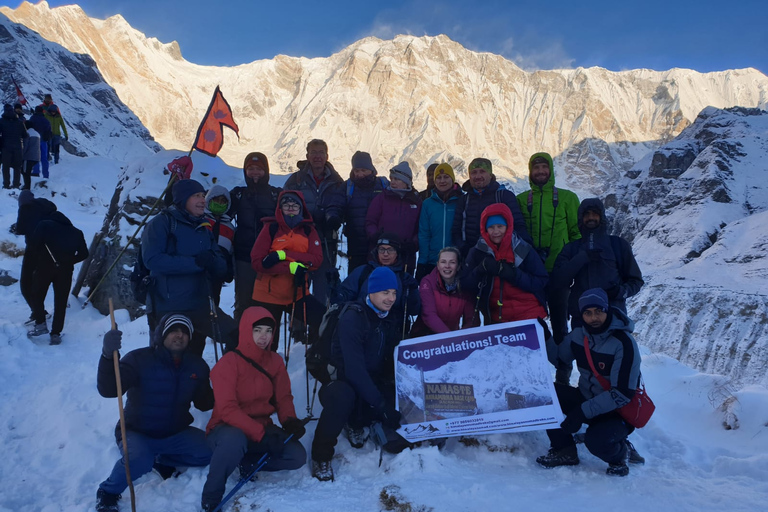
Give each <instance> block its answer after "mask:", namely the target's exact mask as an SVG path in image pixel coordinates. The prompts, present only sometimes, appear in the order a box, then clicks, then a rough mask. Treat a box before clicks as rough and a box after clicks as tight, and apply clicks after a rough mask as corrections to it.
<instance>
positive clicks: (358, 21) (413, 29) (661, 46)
mask: <svg viewBox="0 0 768 512" xmlns="http://www.w3.org/2000/svg"><path fill="white" fill-rule="evenodd" d="M48 3H49V5H51V6H52V7H55V6H59V5H65V4H67V3H71V2H65V1H57V0H49V2H48ZM78 4H79V5H80V6H81V7H82V8H83V10H84V11H85V12H86V13H87V14H88V15H89V16H91V17H95V18H102V19H103V18H107V17H109V16H111V15H113V14H118V13H119V14H122V15H123V17H124V18H125V19H126V20H128V22H129V23H130V24H131V25H132V26H133V27H134V28H136V29H137V30H140V31H141V32H143V33H145V34H146V35H148V36H152V37H156V38H158V39H159V40H160V41H162V42H166V43H167V42H170V41H173V40H176V41H178V42H179V45H180V46H181V51H182V54H183V55H184V58H185V59H187V60H188V61H191V62H194V63H197V64H206V65H222V66H229V65H236V64H242V63H246V62H251V61H254V60H259V59H271V58H272V57H274V56H275V55H277V54H285V55H291V56H304V57H327V56H328V55H331V54H332V53H334V52H336V51H339V50H340V49H342V48H344V47H346V46H348V45H349V44H351V43H353V42H354V41H357V40H358V39H361V38H363V37H366V36H370V35H374V36H377V37H380V38H382V39H391V38H392V37H393V36H395V35H397V34H412V35H418V36H421V35H437V34H446V35H448V36H449V37H450V38H451V39H453V40H454V41H457V42H459V43H461V44H462V45H464V46H465V47H467V48H469V49H471V50H476V51H487V52H492V53H497V54H500V55H503V56H504V57H506V58H508V59H510V60H512V61H514V62H515V63H517V64H518V65H520V66H522V67H523V68H525V69H550V68H553V67H578V66H583V67H589V66H601V67H605V68H608V69H611V70H614V71H619V70H624V69H635V68H651V69H657V70H663V69H669V68H673V67H683V68H691V69H696V70H698V71H719V70H724V69H733V68H744V67H755V68H757V69H760V70H761V71H762V72H763V73H768V25H766V21H765V20H766V9H765V7H764V4H765V3H764V1H757V0H743V1H742V0H731V1H712V0H698V1H692V0H685V1H674V0H668V1H660V0H646V1H635V0H610V1H604V0H595V1H589V0H582V1H573V0H571V1H546V0H540V1H514V0H509V1H500V0H489V1H482V0H476V1H456V0H448V1H441V2H438V1H433V0H389V1H388V2H371V1H366V0H357V1H349V0H341V1H337V2H330V1H329V2H309V1H303V0H302V1H289V0H269V1H262V0H251V1H246V0H237V1H226V0H220V1H218V2H214V1H212V0H185V1H181V0H151V1H150V0H130V1H125V0H109V1H107V0H81V1H80V2H78Z"/></svg>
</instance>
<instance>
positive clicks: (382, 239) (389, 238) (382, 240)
mask: <svg viewBox="0 0 768 512" xmlns="http://www.w3.org/2000/svg"><path fill="white" fill-rule="evenodd" d="M380 245H389V246H390V247H394V248H395V249H396V250H397V252H400V247H401V245H400V237H399V236H397V235H395V234H392V233H384V234H382V235H380V236H379V238H378V240H376V247H378V246H380Z"/></svg>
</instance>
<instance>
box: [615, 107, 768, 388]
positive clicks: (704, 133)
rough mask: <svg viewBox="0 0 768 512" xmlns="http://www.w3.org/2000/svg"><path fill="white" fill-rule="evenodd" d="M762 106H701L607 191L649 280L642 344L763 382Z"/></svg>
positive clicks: (766, 142)
mask: <svg viewBox="0 0 768 512" xmlns="http://www.w3.org/2000/svg"><path fill="white" fill-rule="evenodd" d="M766 178H768V112H765V111H763V110H757V109H744V108H732V109H726V110H719V109H714V108H707V109H704V110H703V111H702V112H701V114H699V116H698V117H697V119H696V120H695V122H694V123H693V124H692V125H691V126H689V127H688V128H686V129H685V130H683V132H682V133H681V134H680V135H679V136H678V137H677V138H676V139H675V140H673V141H671V142H670V143H669V144H666V145H664V146H663V147H661V148H660V149H658V150H657V151H655V152H653V153H652V154H650V155H648V156H646V157H645V158H643V159H642V161H640V162H639V163H638V164H637V165H635V166H634V167H633V168H632V169H631V170H630V171H629V172H627V173H626V175H625V176H624V178H622V180H621V182H620V183H619V184H618V187H617V191H616V194H615V195H611V196H609V197H608V198H607V201H606V203H607V205H608V206H609V207H610V208H609V213H614V214H615V219H614V229H615V230H616V231H617V232H618V233H620V234H622V235H623V236H625V237H627V238H628V239H630V240H632V241H633V244H632V245H633V250H634V252H635V254H636V255H637V258H638V261H639V262H640V265H641V268H643V271H644V273H645V276H646V278H647V279H646V285H645V287H643V289H642V291H641V292H640V294H639V295H638V296H637V297H635V298H634V299H633V300H632V301H631V302H630V305H631V311H630V313H631V315H632V317H633V318H634V319H635V320H636V322H637V329H638V333H639V338H640V342H641V343H643V344H645V345H647V346H649V347H651V348H652V349H654V350H657V351H659V352H664V353H666V354H669V355H671V356H673V357H676V358H678V359H680V360H681V361H683V362H685V363H686V364H688V365H690V366H693V367H694V368H697V369H700V370H702V371H707V372H712V373H718V374H721V375H727V376H729V377H731V378H732V379H733V380H734V381H735V382H736V383H739V384H746V383H759V384H762V385H768V295H766V290H768V262H767V261H766V256H768V227H766V226H768V182H767V181H766Z"/></svg>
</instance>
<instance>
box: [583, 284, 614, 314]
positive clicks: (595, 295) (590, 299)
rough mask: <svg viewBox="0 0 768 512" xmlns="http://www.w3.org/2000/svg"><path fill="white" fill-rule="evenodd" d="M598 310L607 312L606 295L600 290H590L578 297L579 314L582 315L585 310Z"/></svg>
mask: <svg viewBox="0 0 768 512" xmlns="http://www.w3.org/2000/svg"><path fill="white" fill-rule="evenodd" d="M589 308H599V309H602V310H603V311H605V312H607V311H608V295H606V293H605V290H603V289H602V288H590V289H589V290H587V291H585V292H584V293H582V294H581V297H579V313H583V312H584V310H585V309H589Z"/></svg>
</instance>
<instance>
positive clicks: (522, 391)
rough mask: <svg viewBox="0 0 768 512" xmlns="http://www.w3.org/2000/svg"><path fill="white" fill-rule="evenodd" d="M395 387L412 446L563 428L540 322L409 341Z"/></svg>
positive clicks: (398, 357)
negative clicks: (443, 439) (447, 439)
mask: <svg viewBox="0 0 768 512" xmlns="http://www.w3.org/2000/svg"><path fill="white" fill-rule="evenodd" d="M395 382H396V386H397V408H398V410H399V411H400V413H401V414H402V422H401V423H402V428H400V430H398V432H399V433H400V435H402V436H403V437H404V438H406V439H407V440H408V441H410V442H416V441H423V440H425V439H433V438H439V437H452V436H462V435H472V434H493V433H503V432H523V431H526V430H541V429H547V428H557V426H558V425H559V424H560V422H561V421H562V420H563V415H562V413H561V412H560V404H559V403H558V401H557V396H556V395H555V387H554V384H553V382H552V373H551V369H550V364H549V361H547V351H546V348H545V344H544V333H543V330H542V328H541V325H539V323H538V321H536V320H525V321H522V322H509V323H504V324H496V325H489V326H485V327H477V328H474V329H466V330H462V331H454V332H450V333H445V334H435V335H432V336H424V337H422V338H415V339H411V340H403V341H402V342H401V343H400V345H399V346H398V347H397V349H396V351H395Z"/></svg>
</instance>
